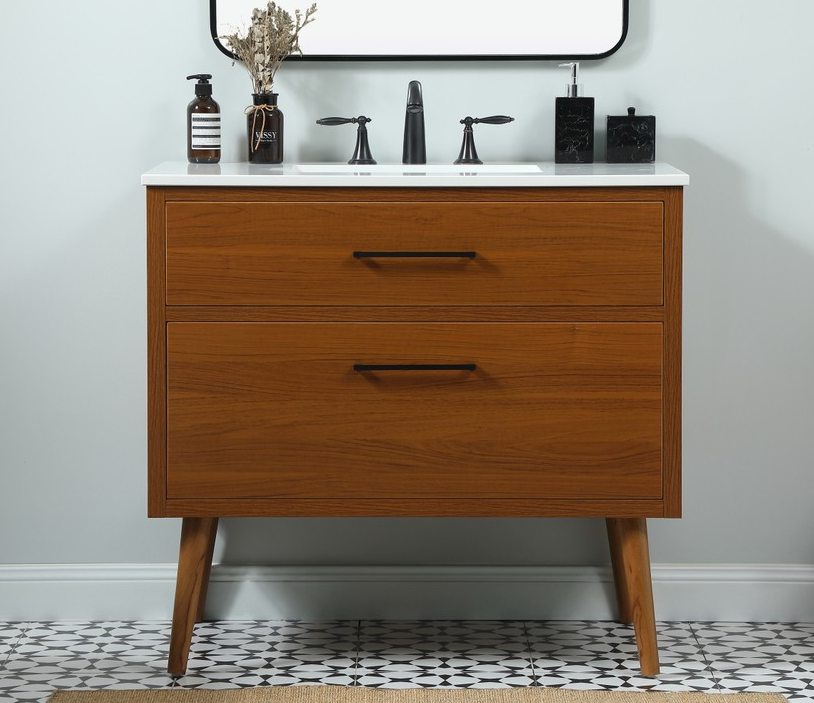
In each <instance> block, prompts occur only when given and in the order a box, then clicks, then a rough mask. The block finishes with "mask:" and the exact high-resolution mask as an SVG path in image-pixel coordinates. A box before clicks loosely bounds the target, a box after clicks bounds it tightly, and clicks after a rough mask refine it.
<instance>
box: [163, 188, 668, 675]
mask: <svg viewBox="0 0 814 703" xmlns="http://www.w3.org/2000/svg"><path fill="white" fill-rule="evenodd" d="M681 212H682V189H681V188H680V187H623V188H605V187H599V188H597V187H594V188H587V187H585V188H582V187H569V188H552V187H545V188H494V189H492V188H449V189H442V188H289V187H285V188H269V187H258V188H240V187H149V188H148V324H149V378H148V383H149V389H148V390H149V514H150V515H151V516H153V517H182V518H184V520H183V527H182V537H181V552H180V559H179V572H178V583H177V592H176V603H175V611H174V619H173V634H172V641H171V651H170V660H169V670H170V671H171V672H172V673H174V674H180V673H182V672H183V671H184V670H185V668H186V662H187V657H188V652H189V642H190V637H191V633H192V627H193V625H194V623H195V622H196V621H197V620H199V619H200V618H201V617H202V614H203V606H204V602H205V598H206V588H207V583H208V578H209V569H210V567H211V560H212V550H213V546H214V540H215V532H216V529H217V519H218V518H219V517H223V516H269V517H273V516H315V517H316V516H321V517H324V516H401V517H406V516H461V517H466V516H492V517H546V516H574V517H576V516H593V517H602V518H606V520H607V528H608V537H609V543H610V547H611V556H612V564H613V571H614V580H615V585H616V590H617V596H618V601H619V607H620V617H621V619H622V620H625V621H630V622H633V624H634V628H635V632H636V638H637V644H638V647H639V653H640V660H641V666H642V672H643V673H644V674H655V673H656V672H657V671H658V652H657V645H656V632H655V617H654V611H653V600H652V589H651V583H650V566H649V557H648V546H647V532H646V523H645V519H646V518H648V517H678V516H679V515H680V510H681V488H680V447H681V408H680V396H681V393H680V389H681V362H680V360H681Z"/></svg>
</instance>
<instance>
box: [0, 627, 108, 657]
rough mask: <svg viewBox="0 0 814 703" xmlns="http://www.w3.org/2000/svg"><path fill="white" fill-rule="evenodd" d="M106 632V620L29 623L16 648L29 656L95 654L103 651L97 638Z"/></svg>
mask: <svg viewBox="0 0 814 703" xmlns="http://www.w3.org/2000/svg"><path fill="white" fill-rule="evenodd" d="M103 633H104V626H103V624H102V623H93V622H86V621H73V622H68V621H66V622H32V623H28V625H27V627H26V629H25V632H24V633H23V635H22V636H21V637H20V639H19V640H18V642H17V646H16V647H15V648H14V651H15V653H16V654H22V655H25V656H36V655H45V656H47V655H55V654H91V653H93V652H100V649H99V647H98V646H97V644H96V638H97V637H99V636H101V635H102V634H103Z"/></svg>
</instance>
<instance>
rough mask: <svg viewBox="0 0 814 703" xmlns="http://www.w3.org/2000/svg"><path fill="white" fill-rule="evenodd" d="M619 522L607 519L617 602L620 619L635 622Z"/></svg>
mask: <svg viewBox="0 0 814 703" xmlns="http://www.w3.org/2000/svg"><path fill="white" fill-rule="evenodd" d="M618 523H619V521H618V520H613V519H611V518H608V519H607V520H605V524H606V527H607V528H608V545H609V546H610V555H611V567H612V568H613V585H614V589H615V590H616V603H617V605H618V606H619V620H621V621H622V622H633V615H632V614H631V612H630V599H629V597H628V590H627V583H626V582H625V567H624V564H623V561H622V536H621V534H620V532H619V524H618Z"/></svg>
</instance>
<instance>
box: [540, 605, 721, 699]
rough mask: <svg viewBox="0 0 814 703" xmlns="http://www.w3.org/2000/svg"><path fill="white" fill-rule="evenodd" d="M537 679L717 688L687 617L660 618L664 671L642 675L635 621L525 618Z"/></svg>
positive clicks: (575, 684) (602, 685) (576, 684)
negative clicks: (685, 620) (674, 620)
mask: <svg viewBox="0 0 814 703" xmlns="http://www.w3.org/2000/svg"><path fill="white" fill-rule="evenodd" d="M527 627H528V634H529V645H530V647H531V653H532V661H533V664H534V676H535V682H536V683H537V685H540V686H549V687H556V688H583V689H587V688H597V689H608V690H623V689H629V690H650V691H714V690H716V682H715V679H714V678H713V677H712V676H711V674H710V672H709V669H708V666H707V662H706V660H705V658H704V654H703V652H702V651H701V648H700V647H699V645H698V643H697V641H696V640H695V637H694V636H693V633H692V630H691V629H690V627H689V626H688V625H687V624H686V623H668V622H660V623H658V624H657V632H658V641H659V661H660V669H661V671H660V673H659V675H658V676H654V677H648V676H642V675H641V671H640V668H639V659H638V653H637V650H636V638H635V634H634V632H633V627H632V626H630V625H621V624H618V623H611V622H574V621H546V622H540V623H527Z"/></svg>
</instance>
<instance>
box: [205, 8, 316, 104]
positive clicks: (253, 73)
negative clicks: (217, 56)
mask: <svg viewBox="0 0 814 703" xmlns="http://www.w3.org/2000/svg"><path fill="white" fill-rule="evenodd" d="M316 11H317V5H316V3H314V4H313V5H311V7H309V8H308V9H307V10H306V11H305V14H304V15H303V14H302V12H300V11H299V10H294V17H293V18H292V17H291V15H290V14H289V13H288V12H286V11H285V10H284V9H283V8H282V7H280V6H279V5H277V3H275V2H270V3H268V5H267V6H266V9H265V10H261V9H259V8H255V9H254V10H253V11H252V21H251V25H250V26H249V29H248V30H247V31H246V34H245V36H241V35H240V34H239V33H237V32H235V33H234V34H229V35H226V36H222V37H220V38H221V39H223V40H224V41H226V43H227V44H228V46H229V49H231V51H232V53H233V54H235V56H237V57H238V59H240V61H241V62H242V63H243V65H244V66H245V67H246V70H247V71H248V72H249V76H250V77H251V80H252V87H253V89H254V92H255V93H270V92H271V88H272V86H273V85H274V76H275V75H276V73H277V69H279V68H280V64H281V63H282V62H283V60H284V59H285V58H286V57H287V56H290V55H291V54H293V53H298V54H300V55H302V50H301V49H300V31H301V30H302V28H303V27H305V26H306V25H307V24H310V23H311V22H313V21H314V19H313V14H314V13H315V12H316Z"/></svg>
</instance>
